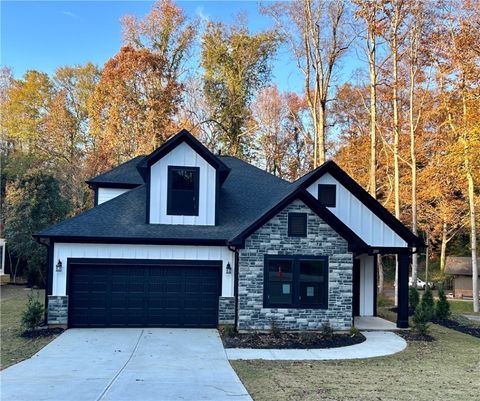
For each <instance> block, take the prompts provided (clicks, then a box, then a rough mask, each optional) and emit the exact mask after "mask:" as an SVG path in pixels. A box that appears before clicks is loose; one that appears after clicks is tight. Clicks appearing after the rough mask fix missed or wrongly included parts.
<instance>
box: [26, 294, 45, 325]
mask: <svg viewBox="0 0 480 401" xmlns="http://www.w3.org/2000/svg"><path fill="white" fill-rule="evenodd" d="M44 312H45V310H44V308H43V305H42V304H41V302H40V300H39V299H38V293H36V295H34V293H33V291H31V292H30V294H28V302H27V305H26V307H25V310H24V311H23V313H22V326H23V327H24V329H25V330H33V329H35V328H37V327H38V326H40V325H41V324H42V322H43V317H44Z"/></svg>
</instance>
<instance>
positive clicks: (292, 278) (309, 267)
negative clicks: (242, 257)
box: [264, 255, 328, 309]
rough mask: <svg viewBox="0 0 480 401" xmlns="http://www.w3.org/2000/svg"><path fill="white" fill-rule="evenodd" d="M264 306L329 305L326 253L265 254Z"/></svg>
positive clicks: (322, 306) (299, 306) (302, 306)
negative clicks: (303, 254) (312, 254)
mask: <svg viewBox="0 0 480 401" xmlns="http://www.w3.org/2000/svg"><path fill="white" fill-rule="evenodd" d="M264 307H266V308H268V307H272V308H318V309H327V307H328V258H327V257H326V256H272V255H265V285H264Z"/></svg>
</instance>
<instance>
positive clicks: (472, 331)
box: [433, 319, 480, 338]
mask: <svg viewBox="0 0 480 401" xmlns="http://www.w3.org/2000/svg"><path fill="white" fill-rule="evenodd" d="M433 323H436V324H439V325H441V326H444V327H447V328H448V329H452V330H456V331H459V332H460V333H463V334H469V335H471V336H473V337H477V338H480V326H474V325H470V324H463V323H461V322H458V321H456V320H453V319H447V320H434V321H433Z"/></svg>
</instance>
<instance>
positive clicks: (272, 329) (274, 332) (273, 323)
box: [270, 319, 282, 338]
mask: <svg viewBox="0 0 480 401" xmlns="http://www.w3.org/2000/svg"><path fill="white" fill-rule="evenodd" d="M270 333H271V334H272V336H273V337H275V338H279V337H280V336H281V335H282V332H281V331H280V328H279V327H278V326H277V322H276V321H275V319H271V320H270Z"/></svg>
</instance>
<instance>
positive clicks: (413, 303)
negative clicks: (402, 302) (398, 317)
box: [408, 287, 420, 312]
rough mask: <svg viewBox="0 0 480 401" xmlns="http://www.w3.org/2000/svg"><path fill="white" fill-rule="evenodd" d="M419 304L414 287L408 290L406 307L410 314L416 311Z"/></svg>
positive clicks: (417, 294) (418, 297)
mask: <svg viewBox="0 0 480 401" xmlns="http://www.w3.org/2000/svg"><path fill="white" fill-rule="evenodd" d="M419 302H420V295H419V293H418V290H417V288H416V287H410V288H409V290H408V306H409V308H410V310H411V311H412V312H414V311H415V309H417V306H418V303H419Z"/></svg>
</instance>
